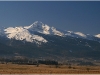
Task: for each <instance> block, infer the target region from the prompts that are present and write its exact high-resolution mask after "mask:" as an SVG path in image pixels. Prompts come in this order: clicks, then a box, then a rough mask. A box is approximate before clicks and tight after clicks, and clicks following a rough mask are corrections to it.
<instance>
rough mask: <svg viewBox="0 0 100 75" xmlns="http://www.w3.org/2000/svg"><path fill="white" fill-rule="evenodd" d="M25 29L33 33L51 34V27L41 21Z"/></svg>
mask: <svg viewBox="0 0 100 75" xmlns="http://www.w3.org/2000/svg"><path fill="white" fill-rule="evenodd" d="M24 28H25V29H28V30H31V31H37V32H39V33H43V34H50V32H49V29H50V27H49V26H48V25H46V24H43V23H42V22H39V21H36V22H34V23H33V24H31V25H30V26H25V27H24Z"/></svg>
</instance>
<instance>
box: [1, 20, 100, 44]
mask: <svg viewBox="0 0 100 75" xmlns="http://www.w3.org/2000/svg"><path fill="white" fill-rule="evenodd" d="M36 32H38V33H41V34H45V35H57V36H60V37H63V36H64V37H67V36H70V37H76V38H77V37H78V38H84V39H89V40H95V38H100V34H98V35H94V36H92V35H85V34H83V33H81V32H73V31H62V30H58V29H57V28H55V27H50V26H49V25H47V24H43V23H42V22H39V21H36V22H34V23H33V24H31V25H29V26H24V27H22V26H20V27H8V28H6V29H4V31H1V30H0V36H1V35H2V34H4V35H6V37H7V38H9V39H16V40H25V41H27V42H35V43H38V44H39V43H40V42H44V43H46V42H48V41H47V40H46V39H45V37H42V36H39V35H36ZM1 33H2V34H1ZM96 40H97V39H96Z"/></svg>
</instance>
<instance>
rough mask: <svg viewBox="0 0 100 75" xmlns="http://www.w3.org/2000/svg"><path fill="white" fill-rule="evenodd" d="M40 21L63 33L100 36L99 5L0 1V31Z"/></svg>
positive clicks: (93, 3) (79, 2)
mask: <svg viewBox="0 0 100 75" xmlns="http://www.w3.org/2000/svg"><path fill="white" fill-rule="evenodd" d="M34 21H41V22H43V23H45V24H48V25H49V26H54V27H56V28H59V29H63V30H71V31H75V32H76V31H80V32H83V33H86V34H93V35H94V34H99V33H100V1H0V27H1V26H4V27H9V26H13V27H14V26H26V25H30V24H32V23H33V22H34Z"/></svg>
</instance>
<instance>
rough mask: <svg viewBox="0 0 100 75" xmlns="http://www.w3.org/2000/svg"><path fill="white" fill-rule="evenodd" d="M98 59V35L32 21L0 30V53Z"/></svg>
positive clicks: (99, 37) (99, 35)
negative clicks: (25, 24) (61, 28)
mask: <svg viewBox="0 0 100 75" xmlns="http://www.w3.org/2000/svg"><path fill="white" fill-rule="evenodd" d="M16 53H17V54H19V55H25V56H31V57H32V56H33V57H43V56H44V57H53V58H54V57H55V58H61V57H62V58H63V57H65V58H67V57H89V58H90V57H91V58H94V57H96V58H100V34H97V35H90V34H84V33H82V32H73V31H66V30H60V29H57V28H55V27H50V26H49V25H47V24H43V23H42V22H39V21H36V22H34V23H33V24H31V25H29V26H19V27H8V28H4V29H2V30H0V55H5V54H6V55H7V54H8V55H13V56H15V55H16Z"/></svg>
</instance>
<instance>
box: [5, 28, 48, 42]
mask: <svg viewBox="0 0 100 75" xmlns="http://www.w3.org/2000/svg"><path fill="white" fill-rule="evenodd" d="M4 31H5V34H7V37H8V38H9V39H12V38H14V39H16V40H26V41H27V42H36V43H39V42H45V43H46V42H47V40H46V39H44V38H43V37H41V36H38V35H34V34H30V32H29V31H28V30H27V29H25V28H23V27H15V28H13V27H9V28H7V29H5V30H4Z"/></svg>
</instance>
